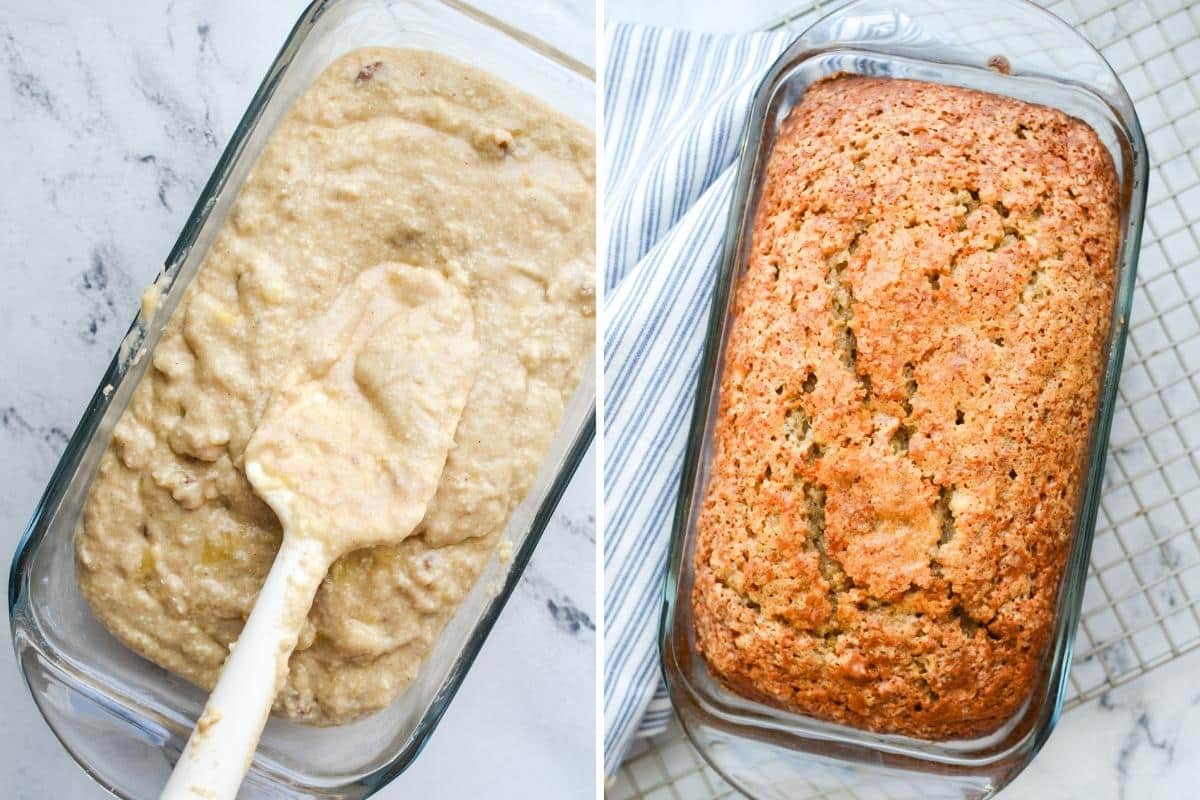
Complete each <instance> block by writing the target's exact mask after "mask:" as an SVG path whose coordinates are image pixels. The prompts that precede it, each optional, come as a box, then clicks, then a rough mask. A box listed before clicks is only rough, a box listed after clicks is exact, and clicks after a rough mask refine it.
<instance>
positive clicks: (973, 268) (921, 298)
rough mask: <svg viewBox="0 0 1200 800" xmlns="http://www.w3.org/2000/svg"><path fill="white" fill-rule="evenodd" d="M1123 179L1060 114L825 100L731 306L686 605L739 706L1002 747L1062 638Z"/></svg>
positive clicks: (804, 123)
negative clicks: (1045, 658) (749, 702)
mask: <svg viewBox="0 0 1200 800" xmlns="http://www.w3.org/2000/svg"><path fill="white" fill-rule="evenodd" d="M1116 198H1117V185H1116V178H1115V175H1114V172H1113V167H1112V162H1111V159H1110V157H1109V155H1108V152H1107V151H1106V150H1105V148H1104V147H1103V145H1102V144H1101V143H1100V141H1099V139H1098V138H1097V136H1096V134H1095V132H1094V131H1092V129H1091V128H1089V127H1088V126H1087V125H1085V124H1084V123H1082V122H1080V121H1079V120H1076V119H1073V118H1070V117H1068V116H1067V115H1065V114H1063V113H1062V112H1060V111H1057V110H1054V109H1050V108H1046V107H1042V106H1036V105H1031V104H1028V103H1024V102H1021V101H1018V100H1014V99H1011V98H1005V97H1000V96H996V95H991V94H985V93H981V92H976V91H971V90H966V89H959V88H954V87H949V86H943V85H938V84H930V83H923V82H916V81H906V80H897V79H887V78H863V77H839V78H833V79H828V80H825V81H821V82H819V83H817V84H815V85H813V86H812V87H810V88H809V89H808V91H807V93H806V94H805V96H804V98H803V100H802V102H801V103H800V104H799V105H798V106H797V107H796V108H795V109H794V110H793V111H792V113H791V115H790V116H789V117H788V119H787V121H786V122H785V123H784V125H783V128H782V130H781V132H780V134H779V137H778V140H777V142H776V144H775V146H774V150H773V152H772V154H771V157H770V159H769V162H768V165H767V171H766V178H765V187H764V190H763V195H762V199H761V201H760V204H759V207H758V211H757V217H756V222H755V226H754V234H753V239H752V245H751V253H750V257H749V262H748V265H747V268H746V272H745V274H744V276H743V277H742V279H741V282H740V284H739V287H738V289H737V294H736V297H735V301H734V322H733V326H732V330H731V334H730V338H729V343H728V350H727V354H726V363H725V368H724V372H723V374H722V378H721V390H720V408H719V412H718V418H717V424H716V434H715V440H714V452H713V457H712V465H711V477H710V481H709V485H708V488H707V495H706V498H705V503H704V507H703V510H702V513H701V516H700V522H699V530H698V537H697V546H696V561H695V576H696V577H695V588H694V592H693V597H692V603H693V609H694V612H695V626H696V638H697V644H698V647H699V649H700V652H701V653H702V654H703V656H704V658H705V660H706V661H707V663H708V665H709V668H710V670H711V671H712V672H713V674H714V675H715V676H716V677H717V678H718V679H719V680H721V681H722V682H723V683H725V684H726V685H727V686H729V687H730V688H731V689H732V690H734V691H736V692H738V693H740V694H743V695H746V696H749V697H752V698H755V699H758V700H762V701H764V702H767V703H770V704H773V705H777V706H780V707H783V708H786V709H790V710H794V711H798V712H801V713H804V714H808V715H811V716H814V717H819V718H822V719H827V720H833V721H836V722H841V723H845V724H849V725H853V726H856V727H860V728H867V729H870V730H875V731H886V732H894V733H902V734H907V735H911V736H917V737H920V738H926V739H947V738H964V737H973V736H979V735H983V734H986V733H988V732H990V731H992V730H995V729H996V728H997V727H999V726H1000V725H1001V724H1002V723H1003V722H1004V721H1005V720H1007V719H1009V718H1011V717H1012V715H1013V714H1014V713H1015V712H1016V711H1017V710H1018V709H1019V707H1020V706H1021V705H1022V704H1023V703H1024V702H1025V701H1026V700H1027V698H1028V697H1029V694H1030V691H1031V689H1032V685H1033V682H1034V680H1035V679H1036V676H1037V670H1038V665H1039V661H1040V659H1041V656H1042V653H1043V652H1044V650H1045V648H1046V646H1047V643H1048V639H1049V635H1050V632H1051V629H1052V625H1053V616H1054V602H1055V594H1056V590H1057V585H1058V581H1059V577H1060V575H1061V573H1062V569H1063V565H1064V562H1065V559H1066V554H1067V546H1068V544H1069V541H1070V537H1071V533H1072V530H1073V523H1074V516H1075V508H1076V502H1077V499H1078V496H1079V492H1080V489H1081V484H1082V480H1083V459H1084V454H1085V451H1086V447H1087V436H1088V431H1089V427H1090V422H1091V419H1092V417H1093V414H1094V412H1095V405H1096V396H1097V388H1098V382H1099V380H1100V375H1101V370H1102V363H1101V353H1102V352H1103V350H1104V341H1105V339H1106V337H1107V335H1108V328H1109V309H1110V308H1111V303H1112V292H1113V276H1114V271H1113V261H1114V258H1115V254H1116V248H1117V242H1118V211H1117V206H1116Z"/></svg>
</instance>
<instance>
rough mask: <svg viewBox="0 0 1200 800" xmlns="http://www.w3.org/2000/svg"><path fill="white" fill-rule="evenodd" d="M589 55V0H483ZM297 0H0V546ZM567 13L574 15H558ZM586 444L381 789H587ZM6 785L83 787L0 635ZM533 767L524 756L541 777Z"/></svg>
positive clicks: (31, 497)
mask: <svg viewBox="0 0 1200 800" xmlns="http://www.w3.org/2000/svg"><path fill="white" fill-rule="evenodd" d="M483 5H485V7H487V8H489V10H490V11H492V13H499V14H503V15H504V16H506V17H507V18H508V19H510V20H512V21H513V22H514V23H515V24H517V25H520V26H522V27H526V28H530V29H532V30H534V31H535V32H539V33H541V34H542V35H545V36H548V37H549V38H551V40H552V41H553V42H554V44H555V45H556V46H558V47H560V48H562V49H565V50H567V51H568V52H572V53H574V54H577V56H578V57H580V58H581V60H584V61H587V62H591V61H592V53H593V40H592V38H591V33H590V31H588V30H587V28H586V26H585V27H584V28H583V30H584V32H585V34H586V35H584V34H580V33H576V32H575V31H578V30H579V27H578V23H580V22H581V21H584V22H586V21H587V20H589V19H590V18H591V15H592V14H593V6H592V4H591V3H589V2H571V0H561V1H559V0H523V2H521V3H501V2H491V3H486V4H483ZM304 6H305V3H304V2H302V1H301V0H290V1H287V0H274V1H273V2H254V3H245V2H241V1H240V0H217V1H215V2H201V0H172V1H171V2H159V1H158V0H131V1H130V2H120V3H118V2H108V3H87V4H84V3H78V2H69V0H51V1H50V2H42V3H24V2H18V1H17V0H2V1H0V352H3V356H2V357H0V485H2V486H3V487H4V491H3V492H0V550H2V551H3V552H4V553H5V554H6V556H7V554H9V553H11V551H12V549H13V548H14V547H15V545H16V543H17V540H18V538H19V536H20V534H21V532H22V530H23V529H24V526H25V523H26V521H27V520H28V518H29V514H30V512H31V511H32V510H33V507H34V505H35V503H36V501H37V498H38V497H39V496H40V494H41V491H42V488H43V487H44V485H45V483H46V481H47V479H48V478H49V476H50V473H51V471H52V470H53V467H54V464H55V463H56V461H57V459H58V456H59V454H60V453H61V451H62V449H63V447H64V445H65V443H66V441H67V438H68V436H69V435H70V432H71V431H72V430H73V429H74V426H75V424H76V422H77V421H78V419H79V416H80V414H81V413H82V411H83V408H84V405H85V404H86V402H87V400H88V398H89V397H90V396H91V394H92V392H93V391H94V390H95V388H96V386H97V384H98V382H99V380H100V377H101V375H102V374H103V372H104V370H105V369H106V368H107V365H108V361H109V359H110V358H111V356H112V354H113V352H114V351H115V349H116V347H117V344H118V342H119V341H120V339H121V337H122V335H123V334H124V332H125V329H126V327H127V326H128V324H129V321H130V320H131V319H132V317H133V315H134V313H135V311H136V308H137V304H138V297H139V295H140V291H141V287H142V286H144V285H145V284H147V283H149V282H150V281H151V280H152V279H153V277H154V275H155V274H156V273H157V271H158V269H159V266H160V265H161V264H162V262H163V260H164V259H165V257H166V255H167V253H168V252H169V250H170V248H171V245H172V244H173V243H174V241H175V238H176V236H177V235H178V233H179V230H180V228H181V227H182V225H183V222H184V220H185V219H186V217H187V215H188V213H189V212H190V210H191V208H192V205H193V203H194V202H195V200H196V197H197V196H198V195H199V193H200V190H201V187H202V186H203V184H204V182H205V180H206V179H207V177H208V175H209V173H210V172H211V170H212V168H213V166H214V165H215V163H216V161H217V158H218V156H219V155H220V152H221V149H222V148H223V147H224V146H225V143H226V142H227V141H228V139H229V136H230V134H231V133H232V131H233V129H234V127H235V125H236V124H237V121H238V119H239V118H240V117H241V114H242V112H243V111H244V110H245V107H246V105H247V103H248V102H249V100H250V97H251V95H252V94H253V92H254V90H255V89H256V88H257V86H258V83H259V81H260V80H261V79H262V76H263V74H264V73H265V72H266V69H267V67H268V65H269V64H270V63H271V61H272V59H273V58H274V56H275V53H276V52H277V51H278V49H279V47H280V45H281V44H282V42H283V40H284V38H285V37H286V35H287V34H288V32H289V31H290V29H291V26H292V25H293V23H294V22H295V20H296V18H297V17H298V16H299V14H300V13H301V11H302V10H303V8H304ZM573 26H574V27H573ZM594 485H595V471H594V457H593V456H592V455H591V454H589V455H588V457H587V459H586V460H585V463H584V464H583V466H582V467H581V468H580V470H579V473H578V474H577V476H576V478H575V480H574V482H573V483H572V484H571V486H570V488H569V490H568V492H567V495H566V496H565V497H564V499H563V501H562V502H561V504H560V505H559V510H558V513H557V515H556V517H555V520H554V522H553V524H552V525H551V527H550V529H549V530H548V531H547V533H546V535H545V537H544V539H543V541H542V543H541V545H540V546H539V548H538V551H537V553H536V555H535V557H534V559H533V562H532V563H531V564H530V566H529V569H528V571H527V573H526V575H525V578H524V580H523V581H522V583H521V585H520V586H519V588H518V590H517V592H516V593H515V594H514V596H513V598H512V599H511V600H510V602H509V604H508V606H507V607H506V609H505V611H504V613H503V614H502V615H501V617H500V620H499V622H498V624H497V626H496V628H495V630H494V631H493V633H492V636H491V638H490V639H489V640H488V642H487V644H486V645H485V646H484V648H483V651H482V653H481V654H480V657H479V659H478V660H477V662H476V664H475V667H474V668H473V670H472V672H471V674H470V676H469V677H468V678H467V680H466V682H465V683H464V685H463V687H462V689H461V691H460V693H459V695H458V697H457V698H456V699H455V701H454V703H453V704H452V705H451V708H450V710H449V712H448V713H447V715H446V717H445V718H444V720H443V721H442V723H441V726H440V727H439V729H438V731H437V732H436V733H435V735H434V736H433V738H432V740H431V742H430V744H429V746H428V748H427V749H426V750H425V752H424V753H423V754H422V756H421V757H420V758H419V759H418V760H417V762H416V763H415V765H414V766H413V767H412V768H411V769H410V770H409V771H408V772H407V773H406V774H405V775H403V776H402V777H401V778H400V779H398V780H397V781H396V782H395V783H394V784H393V786H391V787H389V788H388V789H387V790H385V791H384V792H382V793H381V794H380V795H379V796H381V797H385V798H386V797H402V796H403V797H433V796H442V797H477V796H487V797H497V798H503V797H512V798H517V797H520V798H527V797H546V798H559V797H584V796H591V794H592V791H593V789H592V787H593V786H594V780H595V762H594V757H593V753H594V748H593V737H594V731H595V711H594V703H593V698H594V693H595V677H596V676H595V660H594V652H595V644H596V609H595V599H594V598H595V580H594V565H595V549H594V548H595V516H594V504H593V497H594V491H593V489H594ZM0 709H2V710H3V712H4V716H5V725H3V726H0V779H3V781H4V787H5V788H4V789H3V790H0V795H3V796H4V797H14V798H30V800H34V799H36V800H41V799H42V798H47V797H70V798H93V797H95V798H99V797H103V796H105V795H104V793H103V792H102V791H101V790H100V789H99V788H98V787H96V786H94V785H92V784H91V783H90V781H89V780H88V779H87V778H86V777H85V776H84V775H83V773H82V772H81V771H80V770H79V769H78V768H77V767H76V766H75V765H74V764H73V763H72V761H71V759H70V758H69V757H68V756H67V755H66V753H65V752H64V751H63V750H62V749H61V747H59V746H58V744H57V742H55V740H54V738H53V736H52V735H51V733H50V731H49V730H48V729H47V728H46V726H45V725H44V724H43V722H42V720H41V718H40V716H39V715H38V713H37V710H36V709H35V707H34V705H33V702H32V700H31V699H30V698H29V696H28V693H27V692H26V690H25V688H24V687H23V686H22V685H21V683H20V680H19V678H18V674H17V670H16V667H15V665H14V663H13V656H12V650H11V648H10V647H9V646H4V647H0ZM530 776H536V778H535V779H532V780H531V778H530Z"/></svg>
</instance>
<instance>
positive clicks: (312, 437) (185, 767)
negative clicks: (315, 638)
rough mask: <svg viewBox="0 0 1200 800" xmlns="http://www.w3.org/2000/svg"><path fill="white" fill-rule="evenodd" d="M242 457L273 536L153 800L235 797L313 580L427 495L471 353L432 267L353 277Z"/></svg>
mask: <svg viewBox="0 0 1200 800" xmlns="http://www.w3.org/2000/svg"><path fill="white" fill-rule="evenodd" d="M294 359H295V363H294V364H292V365H291V366H290V367H289V369H288V371H287V374H286V375H285V377H284V379H283V380H282V381H281V383H280V385H279V386H278V387H277V389H276V390H275V392H274V393H273V394H272V396H271V399H270V400H269V402H268V404H267V407H266V410H265V411H264V413H263V416H262V420H261V422H260V423H259V426H258V428H256V429H255V432H254V435H253V436H252V437H251V439H250V442H249V444H248V445H247V447H246V452H245V470H246V476H247V477H248V478H249V480H250V483H251V484H252V485H253V486H254V489H255V491H256V492H257V493H258V494H259V496H261V497H262V498H263V499H264V500H265V501H266V502H267V503H268V504H269V505H270V506H271V508H272V509H273V510H274V511H275V513H276V515H277V516H278V517H279V520H280V522H281V523H282V525H283V544H282V545H281V546H280V548H279V554H278V555H277V556H276V558H275V563H274V565H273V566H272V567H271V571H270V574H268V576H267V580H266V583H265V584H264V585H263V588H262V591H261V592H260V593H259V595H258V599H257V600H256V601H255V604H254V609H253V611H252V612H251V614H250V617H249V619H247V620H246V626H245V628H244V629H243V630H242V634H241V636H240V637H239V639H238V641H237V643H236V645H235V646H234V647H233V649H232V651H231V652H230V654H229V657H228V658H227V659H226V661H225V665H224V667H223V668H222V670H221V676H220V678H219V680H218V681H217V685H216V688H214V689H213V692H212V694H211V695H210V696H209V698H208V703H207V705H206V706H205V707H204V713H203V714H202V715H201V716H200V719H199V721H198V722H197V724H196V728H195V730H194V731H193V732H192V735H191V738H189V739H188V743H187V747H186V748H185V749H184V751H183V754H182V755H181V756H180V758H179V762H178V763H177V764H176V765H175V771H174V772H173V773H172V774H171V778H170V780H169V781H168V782H167V786H166V788H165V789H164V790H163V794H162V797H163V798H167V799H169V800H176V799H177V798H203V799H204V800H225V798H229V799H230V800H232V798H233V797H234V796H235V795H236V794H237V791H238V787H239V786H240V784H241V782H242V779H243V777H245V774H246V770H248V769H249V767H250V762H251V760H252V759H253V756H254V751H255V749H256V747H257V745H258V738H259V736H260V735H261V734H262V729H263V726H264V725H265V724H266V720H267V715H268V714H269V713H270V710H271V705H272V703H273V701H274V699H275V695H276V693H277V691H278V689H279V687H280V686H281V685H282V684H283V681H284V679H285V678H286V676H287V668H288V660H289V658H290V657H291V654H292V650H293V649H294V648H295V646H296V640H297V638H298V636H299V634H300V630H301V626H302V625H303V624H304V620H305V618H306V617H307V615H308V611H309V608H310V607H311V606H312V602H313V598H314V597H315V595H316V592H317V588H318V587H319V586H320V584H321V581H322V579H323V578H324V576H325V574H326V572H327V571H328V570H329V567H330V565H332V564H333V562H334V561H335V560H337V558H338V557H339V556H341V555H342V554H344V553H347V552H349V551H351V550H354V549H357V548H360V547H368V546H372V545H379V544H386V543H395V542H399V541H401V540H403V539H404V538H405V537H406V536H408V535H409V534H410V533H411V532H412V531H413V529H414V528H415V527H416V526H417V525H418V524H419V523H420V521H421V519H422V518H423V517H424V515H425V509H426V506H427V505H428V504H429V501H430V500H431V499H432V498H433V495H434V492H435V491H436V489H437V484H438V480H439V478H440V476H441V473H442V468H443V467H444V465H445V462H446V458H447V454H448V453H449V450H450V448H451V446H452V444H453V441H454V431H455V428H456V427H457V426H458V420H459V418H460V416H461V415H462V409H463V406H464V404H465V403H466V398H467V393H468V392H469V391H470V389H471V386H472V384H473V383H474V381H475V373H476V370H477V367H478V359H479V348H478V345H477V344H476V342H475V338H474V320H473V316H472V311H471V305H470V303H469V302H468V301H467V299H466V298H465V297H464V296H463V294H462V293H461V292H460V291H459V290H457V289H456V288H455V287H454V286H453V285H452V284H451V283H450V282H448V281H447V280H446V279H445V278H443V277H442V276H441V275H440V274H439V273H437V272H435V271H432V270H427V269H420V268H416V267H409V266H404V265H397V264H384V265H380V266H377V267H373V268H371V269H369V270H366V271H364V272H363V273H361V274H360V275H359V276H358V278H357V279H356V280H355V281H354V282H353V284H351V285H350V286H349V287H348V288H347V289H346V290H345V291H343V292H342V294H341V295H339V297H338V298H337V299H336V300H335V301H334V303H333V305H332V306H331V307H330V309H329V311H327V312H326V313H324V314H323V315H321V317H320V318H319V319H317V320H316V321H315V322H314V324H312V325H311V326H309V327H308V329H307V331H306V334H305V336H304V338H303V342H302V344H301V345H300V346H299V347H298V348H297V352H296V354H295V355H294Z"/></svg>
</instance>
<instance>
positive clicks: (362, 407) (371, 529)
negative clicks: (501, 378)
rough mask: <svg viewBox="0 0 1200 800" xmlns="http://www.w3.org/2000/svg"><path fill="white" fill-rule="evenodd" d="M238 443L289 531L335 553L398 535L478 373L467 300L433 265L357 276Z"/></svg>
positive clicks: (426, 491) (419, 506)
mask: <svg viewBox="0 0 1200 800" xmlns="http://www.w3.org/2000/svg"><path fill="white" fill-rule="evenodd" d="M291 358H292V359H293V360H294V363H293V365H292V366H291V368H290V369H288V370H287V372H286V374H285V376H284V379H283V380H282V381H281V383H280V385H279V387H278V388H277V389H276V391H275V392H274V393H273V394H272V396H271V398H270V400H269V401H268V404H267V407H266V410H265V412H264V414H263V417H262V420H261V421H260V422H259V425H258V427H257V428H256V429H255V432H254V435H253V437H251V439H250V442H249V444H248V446H247V448H246V454H245V466H246V475H247V477H248V478H249V479H250V483H251V484H252V485H253V486H254V490H255V491H256V492H257V493H258V494H259V495H260V496H261V497H262V498H263V499H264V500H266V502H267V503H268V504H269V505H270V506H271V508H272V509H273V510H274V511H275V513H276V514H277V515H278V516H279V518H280V521H281V522H282V523H283V526H284V529H285V531H286V532H287V534H288V535H291V536H305V537H313V538H319V539H321V540H322V541H324V542H325V543H326V545H327V546H328V547H329V549H330V553H331V555H333V556H336V555H337V554H340V553H345V552H348V551H350V550H353V549H356V548H359V547H366V546H370V545H377V544H386V543H394V542H398V541H401V540H403V539H404V538H405V537H406V536H408V535H409V534H410V533H411V532H412V531H413V529H414V528H416V527H417V525H418V524H419V523H420V521H421V519H422V517H423V516H424V515H425V508H426V506H427V505H428V503H429V501H430V500H431V499H432V498H433V495H434V492H435V490H436V488H437V484H438V479H439V478H440V476H441V473H442V467H443V466H444V465H445V462H446V456H447V453H448V452H449V450H450V448H451V447H452V446H453V442H454V432H455V429H456V428H457V426H458V421H459V418H460V417H461V415H462V410H463V406H464V404H465V403H466V398H467V393H468V392H469V391H470V389H471V386H472V385H473V384H474V381H475V373H476V370H477V368H478V362H479V346H478V344H477V343H476V341H475V325H474V317H473V315H472V311H471V304H470V302H469V300H468V299H467V297H466V296H465V295H464V294H463V292H462V291H461V290H459V289H458V288H457V287H456V286H454V284H452V283H451V282H450V281H449V280H447V279H446V278H444V277H443V276H442V275H441V273H439V272H437V271H436V270H432V269H426V268H420V267H412V266H408V265H403V264H381V265H379V266H376V267H372V268H371V269H368V270H365V271H364V272H362V273H360V274H359V275H358V277H357V278H356V279H355V280H354V282H353V283H351V284H350V285H349V286H347V287H346V289H344V290H343V291H342V293H341V294H340V295H339V296H338V298H337V299H336V300H335V301H334V303H333V305H332V306H331V307H330V308H329V309H328V310H327V311H326V312H324V313H323V314H321V315H320V316H319V317H317V318H316V319H314V320H313V321H312V322H311V323H310V324H309V325H308V326H307V328H306V334H305V337H304V339H303V344H302V345H301V346H300V347H299V348H298V349H297V351H296V352H295V353H293V354H292V355H291Z"/></svg>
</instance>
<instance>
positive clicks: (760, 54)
mask: <svg viewBox="0 0 1200 800" xmlns="http://www.w3.org/2000/svg"><path fill="white" fill-rule="evenodd" d="M793 38H795V34H792V33H787V32H779V33H770V34H767V33H753V34H739V35H718V34H699V33H685V32H681V31H668V30H661V29H656V28H647V27H643V26H636V25H616V26H611V27H609V28H608V30H607V31H606V39H607V44H608V60H607V67H606V72H605V87H604V92H605V114H604V135H605V144H604V155H605V158H606V159H607V161H606V163H607V165H608V175H607V182H606V185H605V191H606V195H605V197H606V199H605V209H606V217H607V223H606V224H607V235H608V259H607V263H606V264H605V274H604V286H605V293H606V329H605V334H604V336H605V339H604V384H605V390H604V391H605V394H604V412H605V415H604V437H605V438H604V441H605V456H604V507H605V514H606V522H605V539H604V591H605V609H604V611H605V654H604V676H605V680H604V726H605V732H604V736H605V738H604V758H605V772H606V773H607V774H612V772H614V771H615V770H616V769H617V767H619V766H620V764H621V759H622V758H623V757H624V754H625V752H626V750H627V748H628V747H629V744H630V743H631V742H632V741H633V739H634V738H635V736H639V735H651V734H653V733H657V732H659V731H661V730H662V729H663V728H664V727H666V723H667V721H668V719H669V716H670V706H669V704H668V703H667V699H666V694H665V690H664V689H663V687H662V680H661V678H660V676H659V671H658V654H657V648H656V629H657V624H658V612H659V607H660V600H661V596H662V584H663V574H664V570H665V568H666V560H667V543H668V540H669V539H670V534H671V518H672V516H673V512H674V507H675V499H676V493H677V492H678V488H679V477H680V472H681V469H682V464H683V451H684V444H685V439H686V429H687V424H688V421H689V419H690V418H691V413H692V402H693V398H694V397H695V390H696V381H697V378H698V373H699V365H700V358H701V352H702V349H703V340H704V329H705V323H706V321H707V318H708V312H709V305H710V301H711V296H712V287H713V283H714V281H715V279H716V271H717V262H718V261H719V259H720V255H721V244H722V236H723V233H724V231H725V223H726V220H727V217H728V214H729V203H730V197H731V192H732V187H733V175H734V162H735V159H736V157H737V150H738V145H739V143H740V140H741V136H742V130H743V128H744V126H745V121H746V114H747V112H748V111H749V108H750V103H751V100H752V99H753V96H754V90H755V89H756V88H757V86H758V83H759V81H760V80H761V78H762V76H763V75H764V74H765V73H766V71H767V68H768V67H770V65H771V64H772V62H774V60H775V59H776V58H777V57H778V56H779V54H780V53H781V52H782V51H783V50H784V48H785V47H786V46H787V45H788V43H789V42H791V41H792V39H793Z"/></svg>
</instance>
